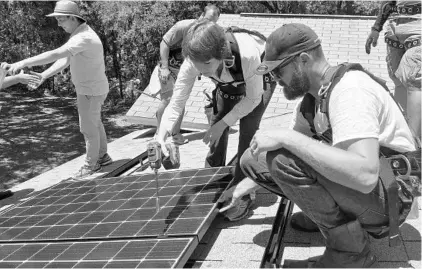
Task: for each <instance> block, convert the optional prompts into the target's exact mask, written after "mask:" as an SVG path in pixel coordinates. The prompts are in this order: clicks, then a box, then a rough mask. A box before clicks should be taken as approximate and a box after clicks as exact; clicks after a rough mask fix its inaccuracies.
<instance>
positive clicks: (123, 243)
mask: <svg viewBox="0 0 422 269" xmlns="http://www.w3.org/2000/svg"><path fill="white" fill-rule="evenodd" d="M197 245H198V240H197V239H196V238H194V237H189V238H175V239H136V240H111V241H87V242H54V243H26V244H25V243H18V244H4V245H0V268H159V267H160V268H173V267H178V266H181V265H183V264H184V263H185V262H186V260H184V258H183V256H185V253H190V252H192V251H193V249H194V248H195V247H196V246H197ZM185 259H186V258H185Z"/></svg>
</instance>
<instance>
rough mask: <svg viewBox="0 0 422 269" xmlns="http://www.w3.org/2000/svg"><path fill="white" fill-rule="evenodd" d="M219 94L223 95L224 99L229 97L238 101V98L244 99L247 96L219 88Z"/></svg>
mask: <svg viewBox="0 0 422 269" xmlns="http://www.w3.org/2000/svg"><path fill="white" fill-rule="evenodd" d="M218 94H219V95H220V96H221V97H223V98H224V99H229V100H232V101H238V100H242V99H243V98H244V97H245V94H236V95H231V94H228V93H225V92H223V91H220V90H218Z"/></svg>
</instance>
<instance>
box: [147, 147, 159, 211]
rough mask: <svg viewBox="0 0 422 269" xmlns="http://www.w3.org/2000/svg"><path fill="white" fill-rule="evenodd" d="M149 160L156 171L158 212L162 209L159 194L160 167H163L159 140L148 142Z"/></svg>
mask: <svg viewBox="0 0 422 269" xmlns="http://www.w3.org/2000/svg"><path fill="white" fill-rule="evenodd" d="M147 147H148V149H147V152H148V161H149V166H150V167H151V169H152V170H154V173H155V183H156V194H155V201H156V207H157V212H158V211H159V210H160V196H159V195H158V188H159V187H158V169H160V167H161V144H160V143H158V142H157V141H151V142H149V143H148V146H147Z"/></svg>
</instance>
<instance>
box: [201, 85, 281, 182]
mask: <svg viewBox="0 0 422 269" xmlns="http://www.w3.org/2000/svg"><path fill="white" fill-rule="evenodd" d="M274 89H275V84H274V85H272V86H271V88H270V89H268V90H266V91H265V92H264V94H263V95H262V100H261V102H260V104H259V105H258V106H257V107H255V109H254V110H253V111H252V112H251V113H249V114H248V115H246V116H245V117H243V118H242V119H240V126H239V127H240V128H239V144H238V148H237V160H236V164H235V166H236V168H235V175H234V183H235V184H237V183H239V182H240V181H241V180H242V179H243V178H244V177H245V176H244V174H243V172H242V170H241V169H240V164H239V161H238V159H239V158H240V156H242V154H243V152H245V150H246V149H247V148H248V147H249V143H250V142H251V140H252V137H253V136H254V135H255V133H256V131H257V130H258V128H259V124H260V123H261V119H262V115H263V114H264V112H265V109H266V108H267V106H268V103H269V102H270V100H271V96H272V94H273V92H274ZM236 104H237V102H233V101H230V100H227V99H223V98H222V97H221V96H220V95H218V94H217V109H218V113H217V114H216V115H214V117H213V119H212V124H215V123H217V122H218V121H219V120H221V119H222V118H224V116H225V115H226V114H227V113H228V112H230V111H231V110H232V109H233V107H234V106H235V105H236ZM228 131H229V128H227V129H226V130H224V132H223V135H222V136H221V137H220V138H219V139H217V140H216V141H215V143H214V144H212V145H210V151H209V152H208V155H207V158H206V162H205V163H206V164H205V166H206V167H215V166H224V165H225V164H226V153H227V144H228V136H229V133H228Z"/></svg>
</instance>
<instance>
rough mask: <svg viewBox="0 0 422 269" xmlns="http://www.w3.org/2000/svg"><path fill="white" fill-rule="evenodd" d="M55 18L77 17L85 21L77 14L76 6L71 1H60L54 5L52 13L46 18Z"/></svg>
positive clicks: (77, 8)
mask: <svg viewBox="0 0 422 269" xmlns="http://www.w3.org/2000/svg"><path fill="white" fill-rule="evenodd" d="M56 16H73V17H78V18H79V19H81V20H83V21H86V20H85V19H84V18H82V16H81V15H80V13H79V7H78V5H77V4H76V3H75V2H73V1H68V0H62V1H58V2H57V3H56V7H55V8H54V12H53V13H51V14H48V15H47V17H56Z"/></svg>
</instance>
